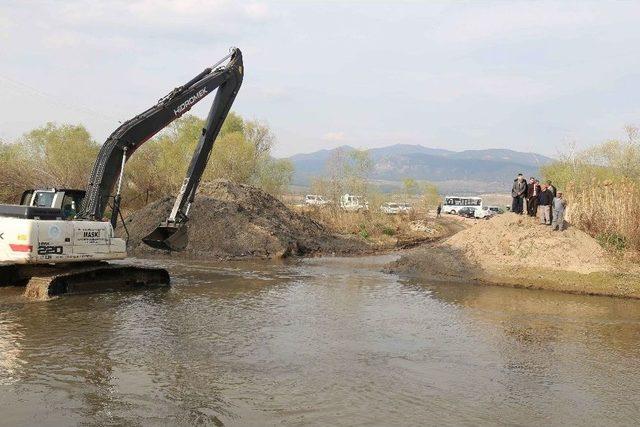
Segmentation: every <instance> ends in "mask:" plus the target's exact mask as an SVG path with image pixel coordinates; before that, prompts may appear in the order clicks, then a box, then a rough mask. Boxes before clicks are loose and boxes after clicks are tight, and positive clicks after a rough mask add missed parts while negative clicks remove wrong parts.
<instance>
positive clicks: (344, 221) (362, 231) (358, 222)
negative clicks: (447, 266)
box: [297, 206, 440, 246]
mask: <svg viewBox="0 0 640 427" xmlns="http://www.w3.org/2000/svg"><path fill="white" fill-rule="evenodd" d="M297 209H299V210H302V211H304V212H306V213H307V214H308V215H309V216H310V217H312V218H313V219H315V220H316V221H319V222H320V223H322V224H324V225H325V226H326V227H327V228H329V229H330V230H332V231H333V232H335V233H338V234H350V235H355V236H359V237H361V238H363V239H366V240H367V241H369V242H370V243H373V244H379V245H383V246H388V245H395V244H399V243H403V242H407V241H411V240H418V239H424V238H428V237H430V236H431V235H432V234H436V233H438V231H439V229H440V226H439V225H437V224H435V223H434V222H433V221H432V220H428V219H426V214H425V213H423V212H420V211H415V210H413V211H411V212H410V213H408V214H402V215H388V214H384V213H382V212H380V211H379V210H377V209H370V210H366V211H359V212H347V211H344V210H342V209H340V208H336V207H331V206H327V207H322V208H320V207H314V208H309V207H300V206H298V207H297Z"/></svg>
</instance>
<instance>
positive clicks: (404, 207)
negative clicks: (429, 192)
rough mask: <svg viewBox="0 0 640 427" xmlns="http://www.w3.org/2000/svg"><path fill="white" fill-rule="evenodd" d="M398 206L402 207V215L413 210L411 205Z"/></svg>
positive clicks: (401, 204)
mask: <svg viewBox="0 0 640 427" xmlns="http://www.w3.org/2000/svg"><path fill="white" fill-rule="evenodd" d="M398 206H400V212H401V213H409V212H411V211H412V210H413V206H411V204H410V203H398Z"/></svg>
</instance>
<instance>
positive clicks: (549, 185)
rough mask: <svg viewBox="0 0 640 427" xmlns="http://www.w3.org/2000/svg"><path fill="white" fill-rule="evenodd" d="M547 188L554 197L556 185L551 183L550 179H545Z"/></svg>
mask: <svg viewBox="0 0 640 427" xmlns="http://www.w3.org/2000/svg"><path fill="white" fill-rule="evenodd" d="M547 188H548V189H549V191H551V194H553V197H556V192H557V191H556V187H555V186H554V185H553V184H551V180H549V181H547Z"/></svg>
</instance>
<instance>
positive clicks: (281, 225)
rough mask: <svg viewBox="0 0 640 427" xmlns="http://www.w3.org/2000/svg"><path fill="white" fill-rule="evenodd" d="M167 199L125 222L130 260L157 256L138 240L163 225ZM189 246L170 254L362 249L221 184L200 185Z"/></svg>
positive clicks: (260, 195) (256, 194)
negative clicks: (127, 231) (142, 256)
mask: <svg viewBox="0 0 640 427" xmlns="http://www.w3.org/2000/svg"><path fill="white" fill-rule="evenodd" d="M173 202H174V199H173V198H169V197H167V198H164V199H162V200H159V201H156V202H154V203H151V204H150V205H148V206H146V207H144V208H143V209H141V210H139V211H138V212H136V213H135V214H133V215H132V216H131V217H129V218H128V219H127V220H126V224H127V228H128V230H129V251H130V253H132V254H133V255H145V254H154V253H155V254H161V253H163V252H162V251H157V250H154V249H151V248H149V247H148V246H146V245H145V244H144V243H142V238H143V237H145V236H146V235H147V234H148V233H149V232H151V231H152V230H153V229H154V228H155V227H156V226H157V225H158V224H159V223H160V222H162V221H164V220H166V218H167V216H168V215H169V213H170V211H171V208H172V206H173ZM189 218H190V219H189V223H188V225H189V233H188V234H189V244H188V246H187V248H186V250H185V251H184V252H181V253H179V254H176V255H180V256H184V257H195V258H218V259H234V258H247V257H253V258H278V257H286V256H292V255H293V256H296V255H298V256H299V255H315V254H347V253H358V252H364V251H366V250H367V248H368V247H367V245H366V244H365V243H364V242H362V241H359V240H357V239H350V238H347V237H343V236H337V235H334V234H331V233H330V232H329V231H328V230H327V229H326V228H325V227H323V226H322V225H321V224H320V223H318V222H316V221H313V220H312V219H310V218H308V217H306V216H303V215H301V214H299V213H296V212H293V211H292V210H290V209H289V208H287V207H286V206H285V205H284V204H283V203H282V202H280V201H279V200H278V199H276V198H275V197H273V196H271V195H269V194H267V193H265V192H263V191H261V190H259V189H257V188H255V187H251V186H249V185H243V184H236V183H232V182H230V181H226V180H219V181H214V182H210V183H204V184H203V185H202V186H201V188H200V190H199V192H198V196H197V197H196V200H195V202H194V204H193V205H192V206H191V211H190V213H189Z"/></svg>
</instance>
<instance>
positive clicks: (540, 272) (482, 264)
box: [389, 214, 640, 297]
mask: <svg viewBox="0 0 640 427" xmlns="http://www.w3.org/2000/svg"><path fill="white" fill-rule="evenodd" d="M389 270H390V271H391V272H396V273H401V274H408V275H413V276H419V277H421V278H424V279H430V280H445V281H454V282H455V281H461V282H479V283H486V284H495V285H506V286H514V287H526V288H539V289H552V290H560V291H565V292H572V293H585V294H598V295H615V296H631V297H640V283H639V280H638V277H639V276H638V275H637V272H631V271H626V272H624V273H622V272H619V271H618V270H617V269H616V266H614V265H613V264H612V262H611V261H610V257H609V256H608V255H607V254H606V253H605V251H604V250H603V249H602V247H601V246H600V245H599V244H598V243H597V242H596V241H595V239H593V238H592V237H590V236H589V235H587V234H586V233H584V232H582V231H580V230H578V229H576V228H574V227H570V228H569V229H567V230H565V231H562V232H558V231H552V230H551V227H549V226H544V225H541V224H539V223H538V221H537V220H535V219H534V218H529V217H526V216H525V217H523V216H519V215H514V214H504V215H498V216H496V217H494V218H491V219H490V220H488V221H479V222H477V223H476V224H474V225H473V226H471V227H469V228H467V229H464V230H462V231H460V232H458V233H456V234H455V235H453V236H451V237H449V238H448V239H446V240H443V241H440V242H438V243H436V244H433V245H429V246H424V247H421V248H419V249H417V250H414V251H412V252H409V253H406V254H405V255H403V256H402V257H401V258H400V259H399V260H398V261H396V262H394V263H393V264H392V265H391V266H390V267H389Z"/></svg>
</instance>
